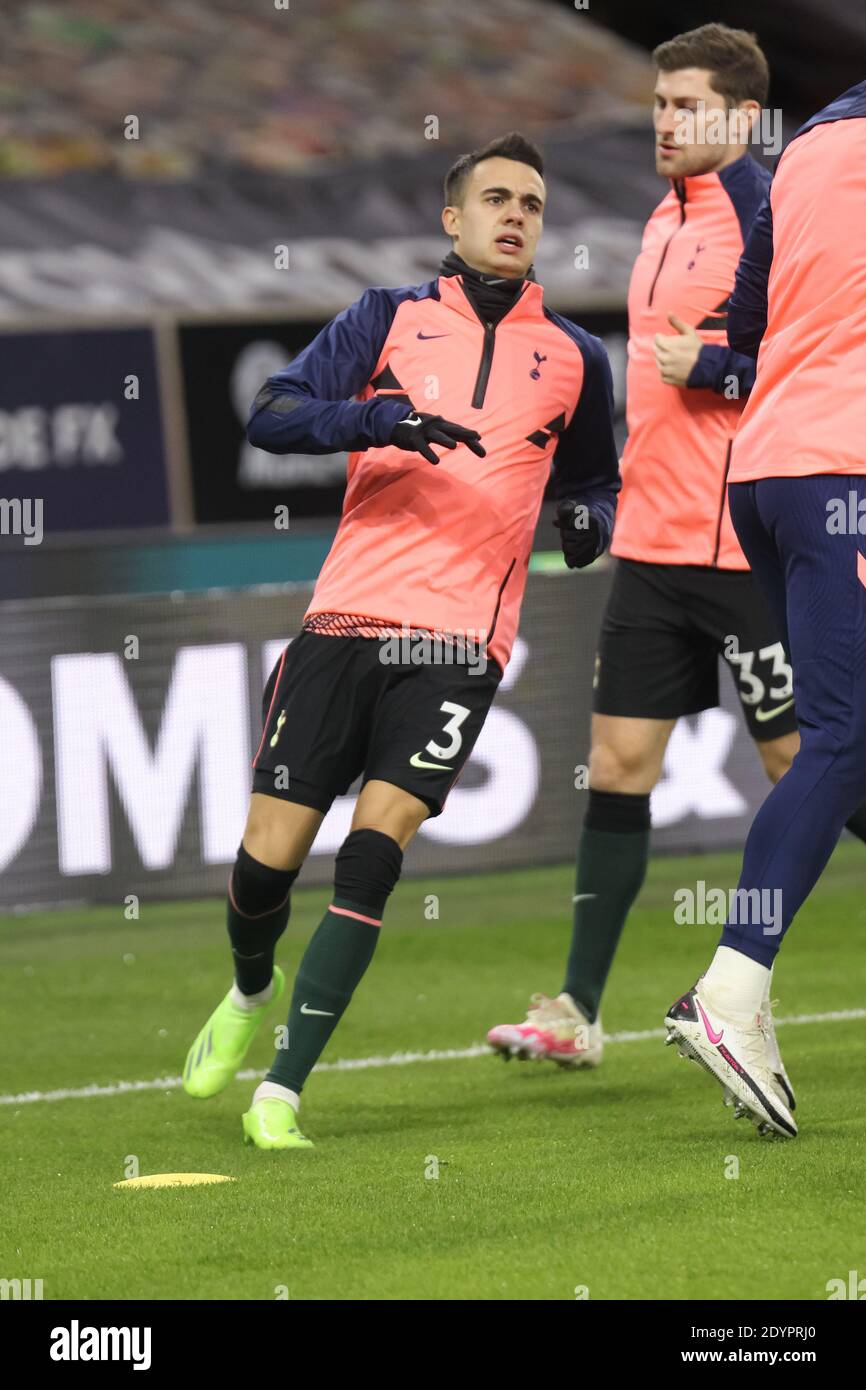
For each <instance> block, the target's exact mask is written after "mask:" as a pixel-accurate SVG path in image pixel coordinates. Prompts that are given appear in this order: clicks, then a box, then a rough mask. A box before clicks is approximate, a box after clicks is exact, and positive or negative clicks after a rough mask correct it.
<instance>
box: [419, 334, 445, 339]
mask: <svg viewBox="0 0 866 1390" xmlns="http://www.w3.org/2000/svg"><path fill="white" fill-rule="evenodd" d="M418 337H419V338H425V339H427V338H450V337H451V334H450V333H419V334H418Z"/></svg>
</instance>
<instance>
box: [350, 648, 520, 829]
mask: <svg viewBox="0 0 866 1390" xmlns="http://www.w3.org/2000/svg"><path fill="white" fill-rule="evenodd" d="M446 655H447V656H448V657H449V659H448V660H444V659H439V658H442V657H444V656H446ZM430 657H431V659H429V660H423V661H419V662H418V663H417V664H413V665H411V666H410V665H402V666H397V667H395V668H394V669H393V670H392V671H391V672H390V673H389V678H388V683H387V686H386V688H385V689H384V690H383V692H382V694H381V697H380V699H379V701H378V704H377V706H376V712H375V716H374V719H373V728H372V733H371V737H370V748H369V754H368V757H367V761H366V764H365V771H364V783H365V786H364V790H366V786H367V785H368V784H370V783H372V782H385V783H388V784H389V785H390V786H392V787H394V788H395V789H402V790H403V791H404V792H407V793H408V794H409V795H410V797H412V798H414V799H415V800H417V801H418V802H420V803H421V804H423V805H425V806H426V807H427V809H428V812H429V814H430V815H431V816H438V815H439V814H440V812H441V811H442V809H443V807H444V805H445V800H446V797H447V796H448V793H449V791H450V790H451V788H452V787H453V785H454V783H455V782H456V781H457V779H458V777H459V776H460V774H461V772H462V771H463V768H464V767H465V766H466V763H467V762H468V760H469V758H470V756H471V754H472V750H473V748H474V747H475V743H476V740H477V738H478V736H479V734H480V733H481V730H482V728H483V726H484V721H485V719H486V718H487V714H488V711H489V709H490V706H491V704H492V702H493V697H494V695H495V694H496V690H497V688H498V685H499V681H500V679H501V675H502V673H501V670H500V668H499V666H498V665H497V664H496V662H494V661H493V660H492V659H485V661H484V662H482V663H475V664H473V663H471V662H469V661H468V660H467V661H465V662H464V661H461V660H459V659H457V656H456V655H455V654H454V653H453V652H452V651H451V649H450V648H446V647H439V646H436V645H435V644H431V648H430ZM362 795H363V792H362ZM372 795H373V794H372V793H371V796H372ZM419 824H420V822H419Z"/></svg>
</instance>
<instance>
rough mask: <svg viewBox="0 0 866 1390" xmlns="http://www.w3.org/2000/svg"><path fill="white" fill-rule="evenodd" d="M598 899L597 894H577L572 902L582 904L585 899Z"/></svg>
mask: <svg viewBox="0 0 866 1390" xmlns="http://www.w3.org/2000/svg"><path fill="white" fill-rule="evenodd" d="M597 897H598V894H597V893H575V895H574V897H573V898H572V900H571V901H572V902H573V903H582V902H583V900H584V898H597Z"/></svg>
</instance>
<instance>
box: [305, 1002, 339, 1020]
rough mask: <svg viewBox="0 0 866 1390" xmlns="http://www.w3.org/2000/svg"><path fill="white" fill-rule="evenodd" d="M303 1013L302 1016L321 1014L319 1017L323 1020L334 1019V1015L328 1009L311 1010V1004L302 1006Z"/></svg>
mask: <svg viewBox="0 0 866 1390" xmlns="http://www.w3.org/2000/svg"><path fill="white" fill-rule="evenodd" d="M301 1013H302V1014H319V1016H320V1017H321V1018H333V1017H334V1015H333V1014H332V1013H329V1012H328V1010H327V1009H311V1008H310V1006H309V1004H302V1005H301Z"/></svg>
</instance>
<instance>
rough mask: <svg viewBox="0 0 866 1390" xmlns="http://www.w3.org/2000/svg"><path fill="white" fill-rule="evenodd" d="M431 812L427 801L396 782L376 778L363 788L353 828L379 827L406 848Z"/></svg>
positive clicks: (378, 828)
mask: <svg viewBox="0 0 866 1390" xmlns="http://www.w3.org/2000/svg"><path fill="white" fill-rule="evenodd" d="M429 814H430V807H429V806H428V805H427V803H426V802H425V801H421V800H420V799H419V798H418V797H417V796H413V795H412V793H411V792H407V791H404V790H403V788H402V787H395V786H394V784H393V782H382V781H380V780H379V779H378V778H373V780H372V781H370V782H365V783H364V785H363V787H362V788H361V792H360V795H359V797H358V800H357V803H356V805H355V814H354V815H353V817H352V829H353V830H379V831H381V833H382V834H383V835H390V837H391V839H392V840H396V841H397V844H398V845H399V846H400V848H401V849H405V848H406V846H407V845H408V844H409V842H410V840H412V839H413V838H414V836H415V835H416V833H417V831H418V827H419V826H420V825H421V824H422V823H423V822H424V821H425V820H426V819H427V817H428V816H429Z"/></svg>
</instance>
